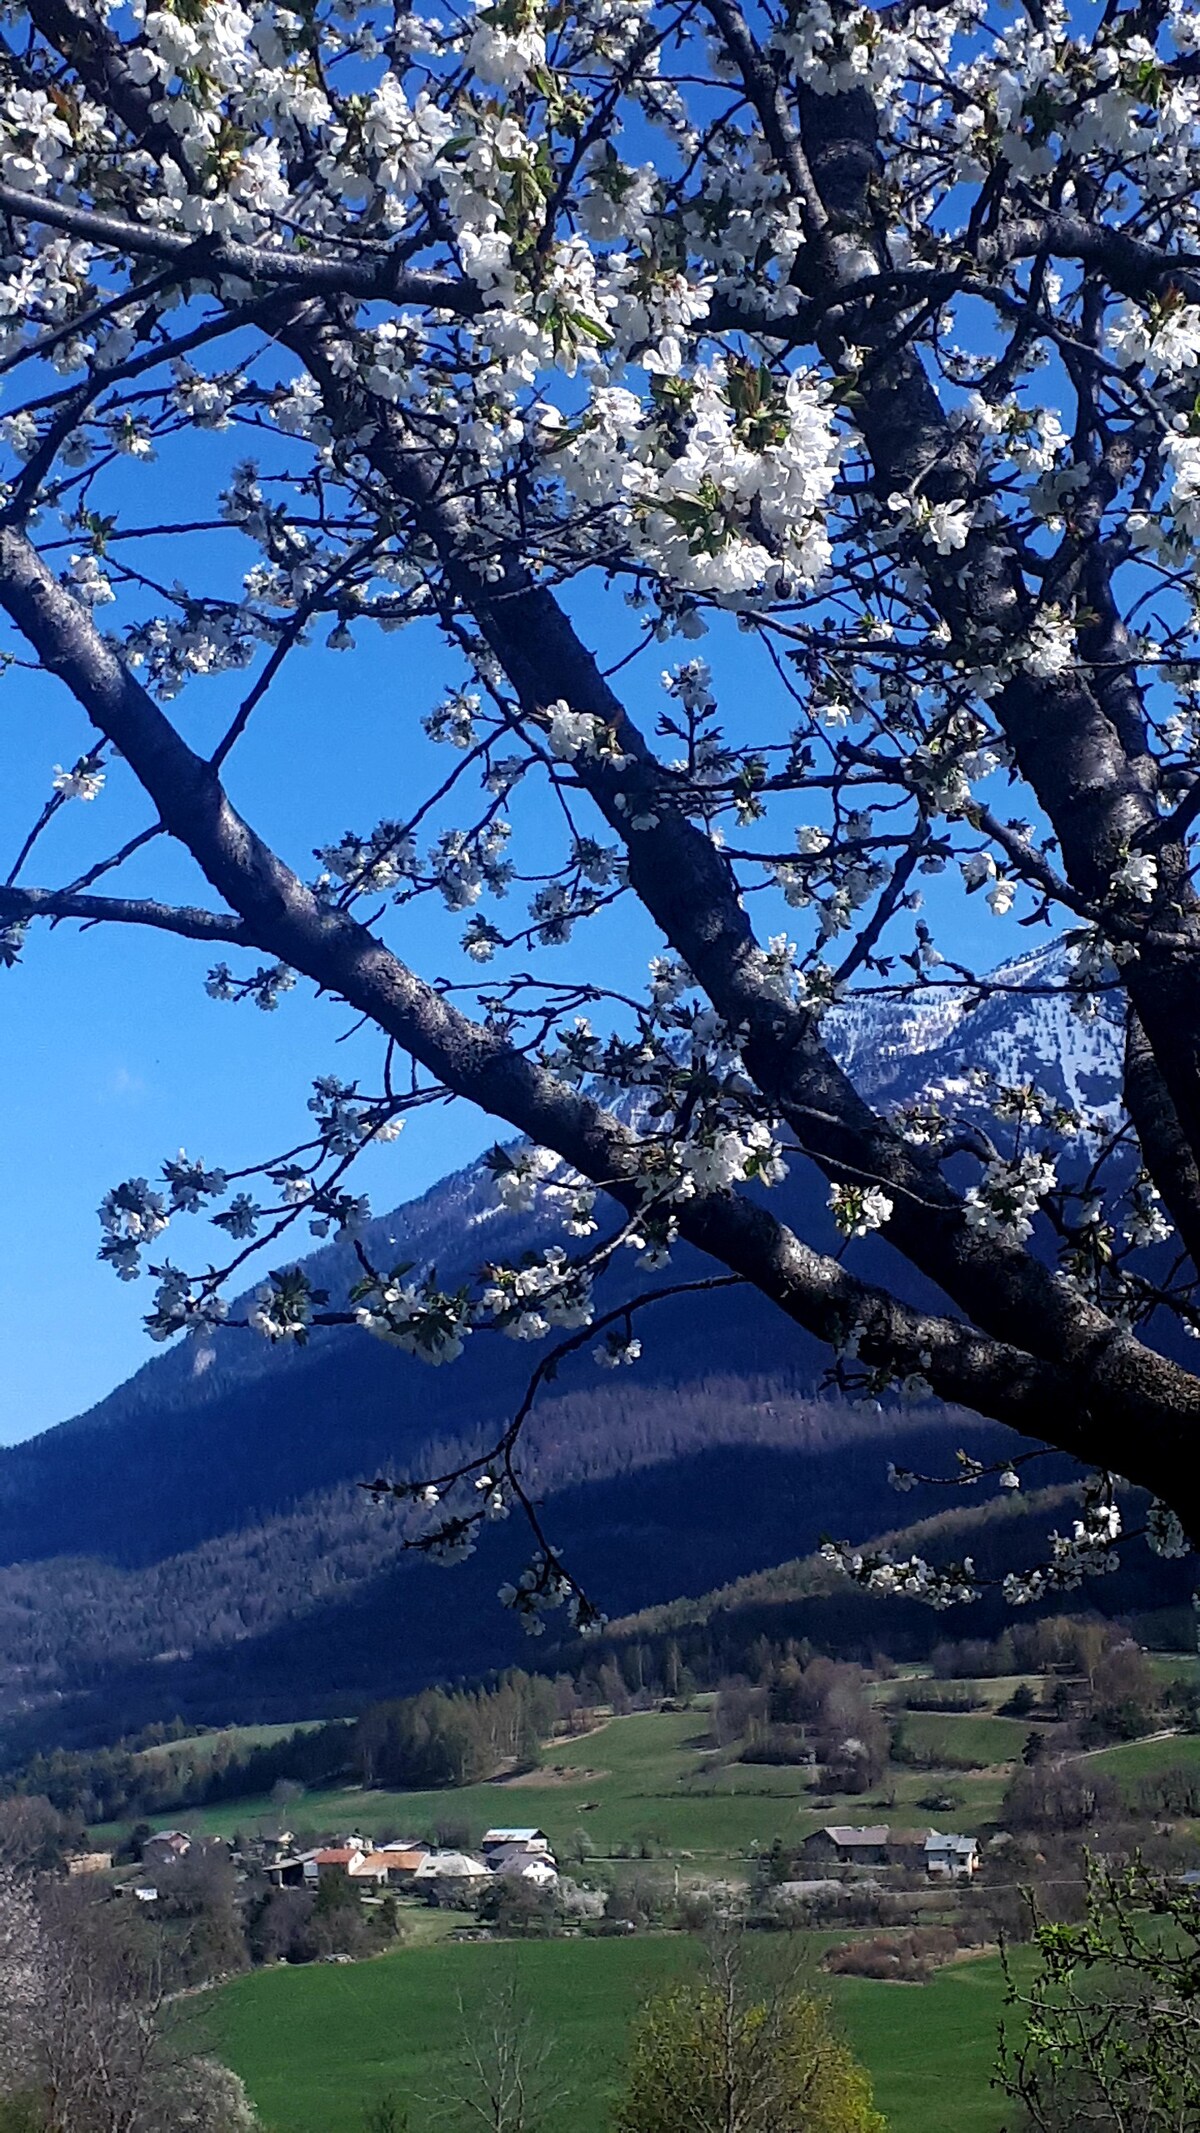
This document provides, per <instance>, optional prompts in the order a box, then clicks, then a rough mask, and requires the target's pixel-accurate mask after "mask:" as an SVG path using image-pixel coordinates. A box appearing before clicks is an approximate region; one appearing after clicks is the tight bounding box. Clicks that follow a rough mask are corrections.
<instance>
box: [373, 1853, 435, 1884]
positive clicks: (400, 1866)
mask: <svg viewBox="0 0 1200 2133" xmlns="http://www.w3.org/2000/svg"><path fill="white" fill-rule="evenodd" d="M429 1854H430V1847H429V1845H428V1844H381V1845H379V1847H378V1849H377V1850H375V1851H373V1852H371V1853H369V1854H368V1859H369V1860H373V1861H375V1862H376V1863H377V1864H379V1865H382V1866H384V1867H385V1868H386V1869H387V1881H388V1886H389V1888H393V1889H403V1888H407V1886H408V1884H409V1882H410V1881H412V1880H413V1878H414V1876H415V1874H416V1871H417V1868H418V1867H419V1866H420V1864H421V1861H422V1860H423V1859H427V1858H428V1857H429Z"/></svg>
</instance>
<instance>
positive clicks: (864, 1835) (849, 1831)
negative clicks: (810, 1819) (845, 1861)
mask: <svg viewBox="0 0 1200 2133" xmlns="http://www.w3.org/2000/svg"><path fill="white" fill-rule="evenodd" d="M813 1835H814V1836H820V1837H828V1838H829V1840H830V1842H831V1843H833V1844H836V1845H838V1846H839V1847H841V1848H843V1849H852V1848H853V1847H855V1846H857V1845H862V1846H864V1847H866V1846H868V1845H872V1846H874V1845H880V1844H886V1843H887V1840H888V1825H887V1823H886V1822H879V1823H876V1824H874V1825H872V1826H870V1827H867V1828H856V1827H855V1826H854V1825H853V1824H852V1823H848V1822H826V1823H825V1824H824V1825H823V1827H822V1828H821V1829H819V1830H814V1831H813Z"/></svg>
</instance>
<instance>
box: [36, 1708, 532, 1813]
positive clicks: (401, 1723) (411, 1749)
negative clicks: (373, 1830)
mask: <svg viewBox="0 0 1200 2133" xmlns="http://www.w3.org/2000/svg"><path fill="white" fill-rule="evenodd" d="M572 1700H573V1697H572ZM561 1702H562V1692H561V1691H559V1690H556V1688H555V1684H554V1683H553V1682H552V1681H549V1680H547V1679H546V1678H545V1677H543V1676H539V1675H535V1674H525V1673H521V1672H519V1671H515V1670H514V1671H513V1672H511V1673H505V1674H503V1675H501V1676H500V1677H499V1679H498V1680H496V1681H494V1682H492V1683H489V1684H485V1685H483V1686H481V1687H479V1688H474V1689H462V1690H453V1691H449V1692H448V1691H446V1690H442V1689H426V1690H423V1691H422V1692H421V1694H420V1695H417V1696H405V1697H400V1698H397V1699H396V1700H394V1701H392V1702H388V1703H380V1704H374V1705H372V1706H371V1707H370V1708H369V1709H368V1710H366V1711H364V1712H363V1714H362V1716H361V1717H360V1718H358V1719H334V1720H331V1721H330V1722H328V1723H327V1724H325V1725H320V1726H300V1727H297V1728H296V1730H295V1731H294V1732H292V1733H289V1734H285V1735H283V1736H281V1737H280V1738H279V1739H278V1740H274V1741H269V1742H263V1743H261V1744H259V1745H257V1746H243V1745H241V1744H239V1741H238V1737H237V1735H236V1733H229V1734H224V1733H217V1734H206V1735H200V1736H198V1737H191V1738H181V1734H182V1733H183V1727H182V1721H176V1722H175V1723H174V1724H172V1725H170V1726H159V1727H153V1728H150V1729H148V1734H147V1735H142V1736H139V1737H138V1739H137V1740H135V1741H130V1742H123V1743H122V1744H121V1745H120V1746H118V1747H115V1748H101V1749H97V1750H93V1751H88V1752H82V1753H81V1752H72V1751H69V1750H65V1749H55V1750H53V1751H52V1752H51V1753H49V1754H46V1755H36V1756H34V1757H32V1758H31V1760H30V1761H29V1762H28V1763H27V1764H26V1765H25V1766H24V1768H23V1769H21V1770H20V1771H18V1772H13V1773H10V1774H9V1776H8V1777H7V1779H6V1780H5V1781H4V1783H3V1791H4V1793H5V1794H8V1795H13V1794H16V1795H20V1794H33V1795H40V1796H41V1797H42V1798H44V1799H47V1800H49V1801H50V1802H51V1805H52V1806H54V1807H55V1808H57V1809H58V1811H59V1812H60V1813H62V1814H71V1815H78V1816H79V1817H81V1818H82V1820H83V1821H85V1822H93V1823H94V1822H114V1821H131V1820H132V1821H137V1820H140V1819H142V1818H144V1817H147V1816H150V1815H157V1814H166V1813H174V1812H176V1811H177V1810H178V1811H182V1810H184V1809H186V1808H189V1807H205V1806H211V1805H212V1804H214V1803H215V1802H217V1801H221V1800H238V1799H255V1798H261V1797H263V1796H266V1797H270V1795H271V1794H272V1792H274V1791H276V1789H277V1788H279V1787H292V1786H300V1787H309V1786H313V1787H319V1786H325V1785H332V1784H348V1785H369V1786H392V1787H405V1788H425V1787H435V1786H449V1785H470V1784H473V1783H476V1782H477V1781H478V1780H479V1779H481V1778H487V1777H494V1776H495V1775H496V1774H497V1772H499V1771H501V1770H513V1769H519V1768H521V1767H522V1766H523V1765H527V1764H529V1763H530V1762H532V1761H534V1760H535V1759H536V1756H537V1752H538V1748H539V1746H540V1744H541V1742H542V1741H543V1740H545V1739H547V1738H548V1737H549V1735H550V1734H551V1732H552V1731H553V1729H554V1724H555V1721H556V1719H557V1717H558V1715H559V1711H560V1705H561ZM148 1751H149V1752H148ZM278 1804H279V1805H280V1806H281V1807H284V1806H286V1804H287V1801H286V1797H284V1798H281V1799H280V1800H279V1802H278Z"/></svg>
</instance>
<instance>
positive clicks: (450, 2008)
mask: <svg viewBox="0 0 1200 2133" xmlns="http://www.w3.org/2000/svg"><path fill="white" fill-rule="evenodd" d="M834 1937H836V1936H834ZM830 1938H831V1936H830V1935H828V1934H823V1935H814V1936H811V1940H812V1942H813V1943H814V1945H813V1950H812V1952H813V1955H814V1958H815V1957H816V1956H817V1955H818V1953H819V1951H820V1949H821V1948H823V1947H824V1946H825V1945H827V1944H828V1941H829V1939H830ZM697 1954H698V1950H697V1948H696V1945H695V1943H693V1942H691V1941H689V1940H688V1939H686V1938H685V1937H684V1936H683V1935H678V1934H662V1935H656V1936H645V1937H639V1938H637V1939H630V1940H578V1941H527V1942H522V1943H519V1944H514V1943H507V1944H502V1943H495V1942H493V1943H488V1944H484V1945H480V1946H464V1945H461V1944H455V1943H447V1942H443V1943H442V1944H440V1945H433V1946H424V1947H421V1946H415V1947H410V1948H402V1949H399V1950H397V1952H396V1953H395V1954H392V1955H386V1956H381V1957H379V1958H378V1959H376V1960H375V1961H374V1962H369V1963H356V1964H347V1965H344V1966H343V1965H326V1964H320V1965H314V1966H310V1967H308V1968H304V1969H286V1968H279V1969H276V1970H272V1971H260V1972H258V1973H256V1974H255V1975H253V1976H250V1977H243V1978H238V1979H236V1980H235V1981H234V1982H233V1983H232V1984H230V1985H226V1986H224V1987H223V1988H222V1989H221V1990H220V1991H219V1992H217V1993H215V1994H214V1995H213V1999H212V2006H211V2012H210V2018H209V2019H210V2024H211V2035H212V2040H213V2043H214V2045H215V2046H216V2048H217V2050H218V2051H219V2052H220V2054H221V2056H222V2057H223V2058H225V2059H226V2060H227V2061H228V2063H229V2064H230V2065H231V2066H233V2067H235V2068H236V2069H237V2071H238V2073H240V2074H241V2075H242V2077H243V2079H244V2080H245V2082H246V2084H247V2087H248V2088H249V2090H250V2093H251V2096H252V2097H253V2099H254V2101H255V2103H256V2104H257V2106H258V2109H259V2111H260V2113H261V2115H262V2118H263V2120H264V2123H265V2124H267V2125H269V2126H270V2127H271V2128H272V2133H363V2125H364V2112H365V2111H366V2110H367V2109H368V2108H369V2107H370V2106H371V2105H372V2104H373V2103H375V2102H377V2101H378V2100H379V2099H381V2098H382V2097H383V2096H385V2095H387V2094H388V2092H389V2091H390V2092H392V2093H393V2094H394V2095H395V2096H396V2098H397V2100H398V2101H399V2102H401V2103H403V2104H406V2105H407V2106H408V2108H409V2111H410V2115H411V2121H412V2133H432V2128H433V2127H434V2125H435V2124H436V2116H437V2114H436V2108H435V2099H436V2096H437V2094H438V2092H439V2090H441V2089H443V2088H444V2086H445V2084H446V2081H447V2078H448V2077H451V2076H452V2073H453V2063H454V2062H453V2039H454V2032H455V2028H456V2026H457V2024H458V2000H459V1997H460V1996H461V1999H462V2004H463V2009H464V2013H465V2016H466V2019H467V2020H468V2021H470V2020H471V2018H472V2015H473V2014H474V2013H475V2012H476V2011H477V2010H478V2009H479V2008H480V2006H481V2004H482V2002H483V2001H484V2000H485V1998H486V1996H487V1994H488V1992H489V1990H490V1989H492V1988H494V1987H495V1986H496V1985H497V1984H498V1983H502V1982H503V1981H505V1980H507V1979H508V1978H509V1977H511V1976H512V1975H513V1973H514V1972H515V1974H516V1976H517V1978H518V1980H519V1983H520V1987H521V1991H522V1995H523V1997H524V1998H525V2000H526V2001H527V2003H528V2005H529V2007H530V2009H531V2010H532V2013H533V2015H534V2018H535V2021H536V2022H537V2023H538V2025H539V2026H541V2025H542V2024H544V2025H545V2027H546V2029H547V2030H548V2031H549V2032H550V2033H552V2034H553V2037H554V2040H555V2042H554V2054H555V2068H556V2071H557V2072H558V2073H559V2074H560V2076H561V2078H562V2081H563V2085H564V2089H565V2091H566V2098H565V2101H566V2105H567V2109H566V2111H565V2114H564V2123H567V2124H569V2125H570V2127H571V2133H607V2128H608V2126H609V2124H610V2112H611V2107H612V2102H613V2099H614V2097H615V2096H616V2094H617V2093H618V2092H619V2089H620V2084H621V2074H622V2065H623V2060H624V2054H625V2050H626V2044H627V2038H628V2033H629V2025H630V2022H631V2020H632V2018H633V2016H634V2014H635V2012H636V2011H637V2009H638V2008H639V2006H640V2005H641V2004H642V2003H643V2002H644V2000H645V1998H646V1996H647V1994H648V1993H649V1992H652V1991H654V1990H655V1989H656V1987H658V1986H659V1985H661V1984H663V1983H665V1982H667V1981H668V1980H669V1979H670V1978H672V1977H674V1976H677V1975H679V1974H680V1973H681V1972H684V1971H686V1970H687V1969H688V1968H689V1967H690V1966H691V1965H693V1964H694V1963H695V1962H696V1960H697ZM828 1982H829V1988H830V1995H831V2000H832V2004H833V2008H834V2012H835V2014H836V2016H837V2017H838V2018H839V2019H840V2021H841V2023H842V2024H843V2026H844V2028H845V2031H846V2035H847V2036H848V2038H849V2040H850V2042H851V2044H852V2045H853V2046H854V2049H855V2050H856V2052H857V2053H858V2055H859V2057H860V2058H861V2059H862V2060H863V2061H864V2063H865V2064H866V2065H867V2066H868V2067H869V2068H870V2071H871V2074H872V2077H873V2080H874V2083H875V2101H876V2104H877V2106H878V2108H879V2109H880V2110H881V2111H882V2112H883V2114H884V2116H885V2118H886V2119H887V2122H888V2128H889V2133H1000V2128H1001V2127H1002V2125H1003V2123H1004V2116H1005V2113H1004V2107H1003V2099H1002V2098H1001V2097H1000V2096H998V2095H997V2094H996V2092H995V2091H993V2090H992V2089H991V2088H990V2086H989V2083H990V2080H991V2075H992V2071H993V2066H994V2061H995V2051H996V2027H997V2022H998V2020H999V2016H1000V2008H1001V2001H1002V1997H1003V1979H1002V1976H1001V1971H1000V1964H999V1961H998V1959H997V1958H996V1957H995V1956H986V1955H985V1956H980V1957H978V1958H976V1959H974V1960H972V1961H970V1962H962V1963H956V1964H954V1965H952V1966H951V1967H949V1968H947V1969H945V1970H941V1971H939V1972H938V1973H937V1974H936V1976H934V1977H933V1978H932V1979H931V1980H930V1981H929V1983H928V1984H925V1985H888V1984H873V1983H870V1982H868V1981H866V1980H863V1979H859V1978H833V1979H830V1980H829V1981H828Z"/></svg>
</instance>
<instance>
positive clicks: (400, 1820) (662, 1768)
mask: <svg viewBox="0 0 1200 2133" xmlns="http://www.w3.org/2000/svg"><path fill="white" fill-rule="evenodd" d="M917 1717H918V1714H913V1719H914V1724H915V1723H916V1720H917ZM1014 1723H1015V1722H1013V1721H1009V1720H1005V1719H988V1718H986V1717H983V1718H978V1719H971V1718H968V1719H964V1720H958V1721H950V1720H946V1719H942V1718H937V1717H935V1718H934V1720H933V1724H934V1726H935V1727H939V1728H941V1729H943V1730H945V1729H946V1728H947V1727H948V1726H949V1725H951V1724H962V1725H966V1726H973V1727H975V1728H976V1729H978V1728H980V1727H983V1728H990V1727H1002V1728H1007V1727H1008V1726H1010V1725H1013V1724H1014ZM1024 1731H1025V1729H1022V1728H1021V1727H1020V1726H1019V1725H1016V1726H1015V1734H1014V1737H1013V1745H1011V1746H1010V1747H1009V1748H1008V1751H1007V1752H1008V1753H1009V1754H1016V1753H1017V1752H1018V1751H1019V1748H1020V1744H1021V1741H1022V1740H1023V1739H1024ZM970 1737H971V1738H973V1739H976V1740H982V1739H983V1738H984V1735H983V1733H981V1732H979V1731H978V1730H977V1731H976V1733H975V1734H973V1735H972V1736H970ZM997 1737H999V1736H997ZM1003 1738H1004V1739H1005V1740H1008V1739H1009V1735H1008V1733H1007V1732H1005V1734H1004V1736H1003ZM991 1755H992V1746H991V1735H990V1734H989V1735H988V1748H987V1759H990V1758H991ZM543 1766H544V1771H545V1775H544V1777H543V1778H542V1781H541V1782H538V1778H537V1775H536V1774H535V1773H531V1774H530V1775H529V1776H528V1777H526V1778H523V1779H522V1780H521V1781H520V1782H519V1783H517V1784H514V1783H512V1782H511V1781H509V1782H504V1781H501V1782H499V1783H494V1784H486V1785H467V1786H464V1787H462V1788H461V1789H460V1790H455V1791H452V1792H451V1791H439V1792H366V1791H363V1790H362V1789H361V1788H360V1787H355V1788H344V1789H341V1790H336V1791H313V1792H310V1793H307V1794H306V1795H305V1796H304V1798H303V1799H301V1800H297V1801H295V1802H293V1803H291V1804H289V1806H288V1809H287V1818H288V1823H289V1826H290V1827H291V1828H292V1829H294V1830H295V1831H296V1833H297V1835H303V1834H304V1833H306V1832H315V1833H319V1832H323V1831H327V1830H345V1831H349V1830H354V1829H357V1830H360V1831H361V1832H362V1833H363V1834H364V1835H375V1836H388V1835H397V1836H404V1835H411V1836H418V1837H419V1836H431V1835H433V1834H434V1832H435V1831H436V1830H437V1829H438V1828H439V1827H444V1826H454V1827H459V1828H464V1829H465V1830H466V1831H467V1833H468V1836H469V1838H470V1839H471V1841H473V1842H475V1843H477V1842H478V1841H479V1838H480V1837H481V1836H482V1834H483V1831H484V1830H485V1829H486V1828H487V1827H488V1826H489V1825H490V1824H492V1823H535V1824H537V1825H538V1826H539V1827H540V1828H542V1829H544V1830H546V1832H547V1834H548V1835H549V1837H550V1838H551V1840H552V1842H553V1844H554V1847H555V1850H556V1851H557V1852H558V1853H559V1854H560V1856H561V1857H562V1858H564V1859H568V1860H571V1859H576V1858H578V1857H579V1855H580V1844H581V1841H582V1843H583V1844H584V1845H586V1847H587V1850H588V1852H589V1853H590V1854H592V1855H595V1856H597V1857H601V1858H603V1857H610V1856H614V1855H620V1854H624V1855H626V1856H635V1857H636V1856H638V1855H639V1854H644V1855H645V1856H647V1857H662V1856H664V1855H666V1856H671V1857H680V1856H686V1855H690V1856H691V1857H693V1858H695V1859H696V1860H703V1861H707V1862H709V1863H712V1862H714V1861H726V1860H729V1859H733V1858H737V1857H741V1856H744V1855H745V1854H746V1853H747V1852H750V1851H753V1850H755V1849H756V1848H759V1847H764V1848H765V1847H767V1846H769V1845H770V1844H771V1843H772V1842H773V1841H774V1839H775V1838H776V1837H782V1838H783V1839H784V1840H785V1841H789V1840H790V1841H796V1840H798V1839H800V1838H801V1837H804V1836H806V1835H807V1834H808V1832H809V1831H810V1830H811V1829H815V1828H816V1827H817V1826H818V1824H819V1823H821V1822H822V1821H827V1820H829V1819H830V1817H831V1816H837V1817H838V1818H840V1819H841V1820H843V1821H844V1820H847V1819H848V1820H851V1821H853V1820H862V1819H863V1811H864V1810H866V1811H868V1812H876V1813H877V1812H878V1811H879V1810H880V1808H881V1805H883V1806H887V1805H889V1803H890V1800H891V1797H892V1795H893V1793H894V1797H895V1805H896V1808H897V1810H898V1811H899V1812H900V1813H902V1814H903V1815H904V1816H905V1817H906V1818H908V1817H910V1816H912V1815H918V1814H919V1813H920V1812H921V1811H922V1810H921V1808H920V1802H921V1800H922V1798H923V1797H924V1796H926V1795H928V1794H929V1793H930V1788H931V1785H932V1786H933V1787H934V1790H935V1791H936V1790H937V1784H938V1780H937V1777H936V1774H931V1772H930V1771H929V1770H908V1769H903V1770H900V1769H898V1770H896V1771H894V1772H891V1773H889V1777H888V1800H887V1801H885V1802H882V1803H881V1802H880V1801H879V1800H878V1799H869V1800H863V1799H862V1798H851V1797H850V1796H848V1795H843V1796H839V1795H836V1794H828V1793H817V1792H814V1790H813V1787H812V1783H811V1776H812V1774H811V1772H809V1771H807V1770H804V1769H797V1768H787V1767H772V1766H770V1765H766V1764H742V1763H736V1762H729V1761H726V1760H725V1759H724V1758H723V1757H721V1756H720V1755H719V1754H717V1753H716V1752H714V1751H713V1750H712V1749H711V1748H710V1747H709V1746H708V1745H707V1734H706V1719H705V1714H704V1713H703V1711H696V1710H690V1711H645V1712H636V1713H634V1714H632V1715H630V1716H628V1717H624V1718H613V1719H610V1720H609V1721H608V1723H607V1724H606V1725H604V1726H602V1727H600V1728H598V1729H597V1731H595V1732H593V1733H589V1734H586V1735H584V1736H583V1737H582V1738H580V1739H578V1740H574V1741H570V1740H558V1741H555V1742H553V1743H552V1744H551V1745H550V1746H549V1747H548V1748H547V1749H546V1750H545V1751H544V1755H543ZM560 1770H561V1771H562V1774H561V1775H560ZM952 1782H953V1784H954V1786H955V1788H956V1791H957V1792H959V1793H961V1795H962V1800H963V1806H962V1811H961V1813H959V1814H957V1815H956V1814H955V1813H953V1812H951V1813H950V1815H949V1818H948V1819H949V1824H950V1826H951V1827H958V1826H961V1827H963V1828H969V1827H972V1826H973V1825H974V1823H975V1822H977V1821H979V1820H982V1819H986V1818H987V1817H988V1816H991V1815H994V1814H995V1812H996V1811H997V1809H998V1807H999V1803H1000V1799H1001V1797H1002V1794H1003V1791H1004V1779H1003V1777H1002V1776H993V1777H990V1778H984V1779H977V1778H975V1777H973V1775H972V1774H971V1773H970V1772H965V1773H958V1772H955V1773H953V1779H952ZM968 1802H969V1811H968ZM818 1803H821V1804H818ZM278 1812H279V1811H278V1809H277V1808H274V1807H273V1806H272V1804H271V1802H270V1800H269V1799H266V1798H262V1799H242V1800H236V1801H232V1802H222V1803H221V1804H219V1805H217V1806H213V1807H207V1808H189V1809H188V1810H187V1811H186V1813H185V1814H183V1815H182V1816H181V1815H180V1813H178V1812H177V1813H176V1814H175V1815H174V1816H170V1815H161V1816H158V1817H156V1818H155V1819H156V1820H157V1822H158V1824H159V1826H166V1825H167V1824H169V1823H171V1822H172V1821H178V1820H180V1819H182V1820H184V1821H185V1822H186V1825H187V1827H188V1828H189V1829H190V1830H193V1831H207V1832H209V1833H211V1834H213V1835H216V1836H232V1835H234V1833H235V1832H237V1831H242V1832H253V1831H254V1830H255V1829H256V1828H257V1826H258V1825H259V1824H260V1823H262V1822H269V1821H272V1820H276V1819H277V1817H278ZM964 1816H966V1817H967V1819H965V1820H964V1819H963V1818H964ZM120 1833H121V1832H120V1830H118V1829H117V1828H116V1827H114V1826H110V1825H102V1826H100V1827H97V1828H96V1829H95V1830H94V1831H93V1835H94V1836H95V1838H96V1840H97V1841H98V1842H101V1843H104V1842H110V1841H112V1840H113V1839H114V1838H115V1837H117V1836H119V1835H120Z"/></svg>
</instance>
